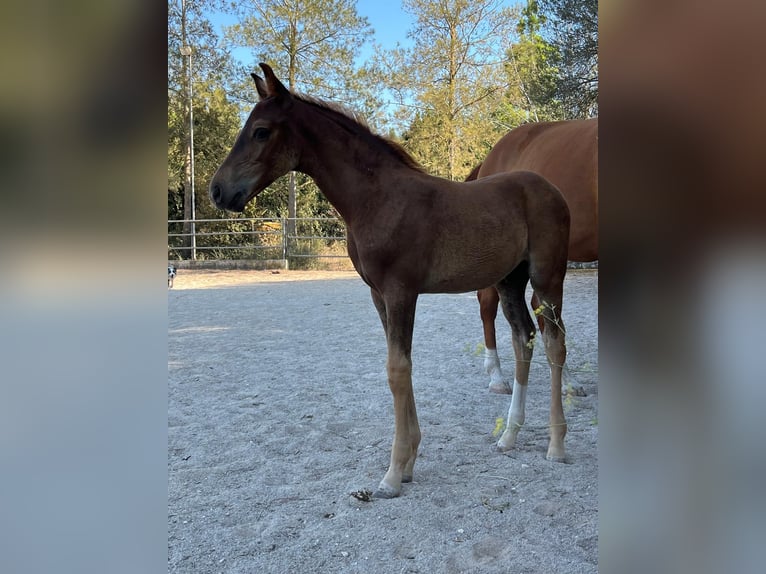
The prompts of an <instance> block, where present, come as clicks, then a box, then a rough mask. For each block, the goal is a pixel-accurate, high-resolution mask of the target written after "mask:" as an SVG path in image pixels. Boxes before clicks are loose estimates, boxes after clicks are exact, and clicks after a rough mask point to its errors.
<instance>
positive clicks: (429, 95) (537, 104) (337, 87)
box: [168, 0, 598, 257]
mask: <svg viewBox="0 0 766 574" xmlns="http://www.w3.org/2000/svg"><path fill="white" fill-rule="evenodd" d="M402 3H403V6H404V9H405V10H406V11H407V12H409V13H410V14H411V15H413V16H414V24H413V27H412V29H410V30H409V31H408V35H409V37H410V38H411V39H412V41H413V45H412V47H411V48H407V49H405V48H402V47H397V48H395V49H394V50H382V49H381V48H380V47H377V48H376V52H375V55H374V56H373V57H372V58H371V59H370V60H369V61H367V62H364V63H362V64H361V65H360V64H359V61H358V55H359V53H360V52H359V50H360V48H361V47H362V46H363V45H364V44H365V43H366V42H368V41H370V39H371V37H372V29H371V28H370V25H369V23H368V22H367V20H366V19H365V18H362V17H360V16H359V15H358V13H357V11H356V3H355V2H354V1H353V0H289V1H285V0H245V1H242V2H236V3H230V2H224V1H223V0H169V2H168V218H169V219H183V218H184V214H185V213H186V214H187V217H188V213H190V209H189V207H190V193H189V191H190V189H189V188H190V185H189V174H190V154H189V109H190V108H189V90H188V88H189V84H188V81H189V77H190V71H189V68H188V65H189V60H188V57H183V56H182V55H181V47H182V46H191V48H192V69H191V80H192V87H193V98H192V99H193V102H192V103H193V106H194V108H193V115H194V140H195V141H194V165H195V169H194V175H195V190H196V194H195V195H196V198H195V199H196V202H195V211H196V217H197V218H198V219H203V218H220V217H222V216H224V214H223V213H221V212H219V211H218V210H216V209H215V208H214V207H213V205H212V203H211V202H210V201H209V199H208V197H207V188H208V185H209V182H210V180H211V178H212V176H213V174H214V172H215V170H216V169H217V167H218V166H219V165H220V163H221V162H222V161H223V159H224V158H225V156H226V154H227V153H228V151H229V150H230V148H231V146H232V144H233V142H234V140H235V139H236V135H237V133H238V131H239V129H240V127H241V125H242V123H243V121H244V118H245V117H246V114H247V113H248V112H249V111H250V109H251V108H252V106H253V105H254V104H255V101H256V93H255V89H254V86H253V84H252V80H251V79H250V77H249V73H248V72H249V71H251V70H249V69H247V70H246V69H245V68H244V66H243V64H242V63H241V62H237V61H235V60H234V59H233V58H232V56H231V52H232V50H233V49H235V48H242V47H245V48H247V49H248V50H249V51H250V52H251V54H252V56H253V59H254V60H255V61H256V62H257V61H266V62H269V63H270V64H272V65H273V66H274V67H275V69H276V70H277V71H278V74H279V75H280V77H281V78H282V79H283V80H284V81H285V83H286V84H288V85H289V86H290V87H291V88H293V89H295V90H296V91H298V92H303V93H307V94H310V95H312V96H317V97H320V98H324V99H328V100H331V101H334V102H339V103H342V104H345V105H347V106H348V107H349V108H351V109H353V110H355V111H356V112H359V113H360V114H361V115H362V116H363V117H365V118H366V119H367V121H368V123H369V124H370V126H371V127H372V128H373V130H374V131H376V132H378V133H381V134H385V135H387V136H388V137H392V138H393V139H397V140H399V141H400V142H401V143H402V144H403V145H404V147H405V148H406V149H407V150H408V151H409V152H410V153H412V154H413V156H414V157H415V158H416V159H417V160H418V161H419V162H420V163H421V164H422V165H423V166H424V168H425V169H426V170H427V171H428V172H430V173H432V174H434V175H440V176H443V177H447V178H452V179H463V178H464V177H465V176H466V175H467V174H468V173H469V171H470V170H471V169H473V167H475V166H476V165H477V164H478V163H479V162H481V161H482V160H483V159H484V157H486V154H487V153H488V151H489V150H490V149H491V148H492V146H493V145H494V144H495V143H496V142H497V140H498V139H499V138H500V137H501V136H502V135H504V134H505V133H506V132H507V131H508V130H510V129H512V128H514V127H516V126H518V125H520V124H521V123H524V122H528V121H542V120H548V119H563V118H565V117H582V116H588V115H593V114H594V113H596V112H597V109H598V107H597V96H598V68H597V62H598V60H597V56H598V55H597V25H598V20H597V17H598V14H597V2H596V1H595V0H529V1H528V2H526V4H525V5H524V6H522V7H520V8H519V9H517V10H510V9H508V8H507V7H505V4H506V3H505V2H503V1H502V0H473V1H469V0H403V2H402ZM221 8H224V9H226V10H228V11H229V12H230V13H232V14H235V15H237V16H238V18H239V21H238V23H237V24H236V25H234V26H232V27H230V28H229V29H228V31H227V33H226V35H225V37H223V38H222V37H219V36H218V35H217V33H216V32H215V29H214V27H213V26H212V24H211V22H210V19H209V14H210V13H211V12H212V11H214V10H217V9H221ZM384 100H388V101H387V102H386V103H385V104H384ZM291 197H295V203H294V204H291V202H290V198H291ZM226 216H229V214H226ZM243 216H244V217H274V218H284V217H298V218H314V217H336V216H337V213H336V212H335V210H334V209H333V207H332V206H331V205H330V204H329V202H328V201H327V200H326V198H325V197H324V196H323V195H322V194H321V193H320V192H319V190H318V189H317V187H316V185H315V184H314V182H313V181H312V180H311V179H310V178H308V177H306V176H304V175H302V174H295V175H294V185H293V186H292V187H291V184H290V180H289V178H288V177H287V176H286V177H284V178H281V179H280V180H278V181H276V182H274V183H273V184H272V185H271V186H269V188H268V189H266V190H264V191H263V192H262V193H261V194H260V195H259V196H258V197H257V198H256V200H254V201H252V202H250V203H249V204H248V205H247V206H246V208H245V213H244V214H243ZM242 225H245V223H244V222H234V223H231V224H230V227H229V228H230V230H234V229H238V228H239V227H240V226H242ZM181 231H182V230H178V232H179V233H180V232H181ZM187 231H188V229H187ZM225 231H226V230H225V229H224V230H222V231H221V235H220V236H219V235H218V233H217V232H216V236H215V237H216V238H217V240H219V241H221V242H222V245H227V241H229V240H228V239H227V238H226V235H225ZM251 231H252V230H251ZM343 233H344V230H343V228H342V226H337V225H336V224H329V223H327V222H324V221H309V222H306V223H305V224H303V228H302V229H300V230H298V229H296V230H295V231H294V233H293V235H334V236H338V235H343ZM258 237H260V236H258ZM264 237H266V236H264ZM211 240H212V239H211ZM200 241H202V239H200ZM263 241H267V239H263ZM176 243H177V245H173V246H171V247H182V245H181V242H180V240H179V241H176ZM335 248H336V246H335V245H333V244H330V243H326V244H321V245H320V244H315V245H310V246H307V249H313V250H318V251H326V250H329V251H330V252H332V251H333V250H334V249H335ZM214 255H215V256H221V257H225V256H226V255H227V252H224V251H222V252H221V253H213V252H204V254H203V255H202V256H203V257H209V256H214Z"/></svg>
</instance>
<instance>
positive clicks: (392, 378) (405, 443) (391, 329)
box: [373, 293, 420, 498]
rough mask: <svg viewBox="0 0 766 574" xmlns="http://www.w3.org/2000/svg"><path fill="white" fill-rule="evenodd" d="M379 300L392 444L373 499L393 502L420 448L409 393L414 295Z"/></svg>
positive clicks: (416, 418)
mask: <svg viewBox="0 0 766 574" xmlns="http://www.w3.org/2000/svg"><path fill="white" fill-rule="evenodd" d="M373 299H374V297H373ZM383 300H384V301H385V317H386V340H387V343H388V361H387V362H386V370H387V371H388V386H389V388H390V389H391V394H392V395H393V397H394V442H393V445H392V447H391V463H390V465H389V467H388V471H387V472H386V474H385V476H384V477H383V480H381V481H380V484H379V485H378V488H377V490H376V491H375V492H374V493H373V496H375V497H376V498H393V497H395V496H399V494H400V493H401V489H402V482H411V481H412V471H413V467H414V466H415V459H416V457H417V455H418V446H419V445H420V426H419V424H418V415H417V411H416V410H415V396H414V394H413V392H412V358H411V351H412V329H413V327H414V324H415V304H416V301H417V294H409V293H405V294H401V293H397V294H395V295H384V296H383ZM377 305H378V303H376V306H377Z"/></svg>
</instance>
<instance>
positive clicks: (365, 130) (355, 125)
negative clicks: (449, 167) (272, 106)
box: [293, 94, 424, 171]
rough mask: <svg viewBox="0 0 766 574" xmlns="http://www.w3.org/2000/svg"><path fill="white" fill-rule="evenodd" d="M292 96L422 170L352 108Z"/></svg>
mask: <svg viewBox="0 0 766 574" xmlns="http://www.w3.org/2000/svg"><path fill="white" fill-rule="evenodd" d="M293 96H294V97H295V98H297V99H298V100H300V101H302V102H304V103H306V104H308V105H309V106H312V107H313V108H315V109H317V110H318V111H319V112H320V113H323V114H324V115H326V116H328V117H330V118H331V119H333V120H334V121H335V123H337V124H338V125H340V126H341V127H342V128H343V129H345V130H346V131H348V132H350V133H352V134H354V135H357V136H359V137H361V138H363V139H364V140H366V141H368V142H370V143H372V144H377V145H378V146H379V147H383V148H384V149H386V150H387V151H388V152H389V153H390V154H391V155H392V156H394V157H395V158H397V159H398V160H400V161H401V162H402V163H404V164H405V165H406V166H407V167H410V168H412V169H415V170H417V171H424V170H423V167H422V166H421V165H420V164H419V163H418V162H417V161H416V160H415V158H413V157H412V156H411V155H410V154H409V153H407V150H405V149H404V148H403V147H402V146H401V145H399V144H398V143H396V142H395V141H393V140H390V139H388V138H386V137H383V136H380V135H378V134H374V133H372V131H371V130H370V126H368V125H367V121H366V120H365V119H364V118H363V117H362V116H361V115H359V114H357V113H356V112H354V111H353V110H351V109H349V108H347V107H345V106H342V105H340V104H336V103H331V102H326V101H324V100H320V99H319V98H315V97H312V96H306V95H304V94H293Z"/></svg>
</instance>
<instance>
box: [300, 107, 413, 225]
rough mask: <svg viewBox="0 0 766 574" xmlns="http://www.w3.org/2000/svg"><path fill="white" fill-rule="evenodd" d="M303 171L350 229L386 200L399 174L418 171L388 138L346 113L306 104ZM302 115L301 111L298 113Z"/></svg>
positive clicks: (302, 131) (303, 110)
mask: <svg viewBox="0 0 766 574" xmlns="http://www.w3.org/2000/svg"><path fill="white" fill-rule="evenodd" d="M300 105H301V107H302V109H301V113H300V114H298V113H296V116H297V117H298V118H299V120H298V122H299V132H300V134H301V140H302V142H301V146H302V149H301V150H300V162H299V164H298V168H297V169H298V171H301V172H303V173H305V174H307V175H309V176H311V177H312V178H313V179H314V181H316V183H317V185H318V186H319V189H320V190H321V191H322V193H323V194H324V195H325V196H326V197H327V199H328V200H329V201H330V203H332V204H333V206H334V207H335V208H336V209H337V210H338V212H339V213H340V214H341V216H342V217H343V219H344V220H345V221H346V222H347V223H351V222H352V221H353V219H354V215H355V213H357V211H358V209H359V208H360V207H364V208H367V207H368V206H369V203H370V202H371V201H374V200H376V199H382V197H383V195H384V194H387V192H388V188H389V187H390V185H384V184H383V181H384V179H385V180H386V181H388V180H389V179H388V178H389V177H390V176H391V175H392V173H393V172H394V171H396V170H413V167H411V166H409V165H407V162H406V161H405V160H404V159H403V158H402V157H401V155H400V153H399V152H398V151H397V150H395V149H394V148H393V147H392V146H391V145H390V144H388V143H387V142H386V141H385V140H383V139H382V138H379V137H378V136H376V135H374V134H372V133H371V132H370V131H369V130H368V129H367V128H366V127H365V126H362V125H360V124H358V123H357V122H356V121H355V120H353V119H352V118H350V117H348V116H346V115H345V114H343V113H342V112H339V111H336V110H332V109H329V108H325V107H323V106H321V105H319V104H314V103H309V102H301V103H300ZM296 111H297V110H296Z"/></svg>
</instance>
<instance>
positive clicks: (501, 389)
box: [489, 381, 513, 395]
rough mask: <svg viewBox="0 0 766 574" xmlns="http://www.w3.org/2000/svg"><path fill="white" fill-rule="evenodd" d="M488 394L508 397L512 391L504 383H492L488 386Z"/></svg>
mask: <svg viewBox="0 0 766 574" xmlns="http://www.w3.org/2000/svg"><path fill="white" fill-rule="evenodd" d="M489 392H490V393H495V394H498V395H510V394H513V390H512V389H511V385H509V384H508V383H507V382H505V381H501V382H494V383H490V384H489Z"/></svg>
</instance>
